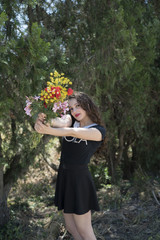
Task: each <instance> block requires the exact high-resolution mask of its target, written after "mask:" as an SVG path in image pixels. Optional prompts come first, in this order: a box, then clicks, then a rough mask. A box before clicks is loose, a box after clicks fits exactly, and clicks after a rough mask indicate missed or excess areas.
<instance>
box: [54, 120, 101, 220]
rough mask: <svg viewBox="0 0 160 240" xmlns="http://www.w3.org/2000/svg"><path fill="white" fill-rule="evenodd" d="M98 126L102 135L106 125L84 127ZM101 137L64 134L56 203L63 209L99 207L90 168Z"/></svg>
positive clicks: (80, 210)
mask: <svg viewBox="0 0 160 240" xmlns="http://www.w3.org/2000/svg"><path fill="white" fill-rule="evenodd" d="M90 127H94V128H97V129H98V130H99V131H100V132H101V134H102V139H104V137H105V128H103V127H102V126H100V125H98V124H92V125H89V126H86V127H85V128H90ZM101 143H102V141H90V140H83V139H77V138H73V137H64V138H63V143H62V153H61V159H60V166H59V171H58V177H57V183H56V192H55V205H56V206H57V207H58V210H63V211H64V213H75V214H79V215H80V214H85V213H87V212H88V211H89V210H95V211H99V210H100V209H99V205H98V201H97V195H96V189H95V186H94V182H93V180H92V176H91V174H90V172H89V169H88V163H89V162H90V158H91V157H92V155H93V154H94V153H95V152H96V150H97V148H98V147H99V146H100V144H101Z"/></svg>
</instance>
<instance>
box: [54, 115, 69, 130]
mask: <svg viewBox="0 0 160 240" xmlns="http://www.w3.org/2000/svg"><path fill="white" fill-rule="evenodd" d="M50 125H51V127H55V128H63V127H70V126H71V125H72V118H71V115H69V114H67V115H65V116H63V117H62V118H60V117H56V118H53V119H51V124H50Z"/></svg>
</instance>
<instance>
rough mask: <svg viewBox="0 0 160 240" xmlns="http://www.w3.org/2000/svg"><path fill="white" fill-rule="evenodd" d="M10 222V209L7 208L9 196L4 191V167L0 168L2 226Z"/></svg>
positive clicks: (0, 216) (0, 224) (0, 218)
mask: <svg viewBox="0 0 160 240" xmlns="http://www.w3.org/2000/svg"><path fill="white" fill-rule="evenodd" d="M8 220H9V209H8V206H7V196H6V194H5V191H4V183H3V166H1V167H0V226H3V225H5V224H6V223H7V222H8Z"/></svg>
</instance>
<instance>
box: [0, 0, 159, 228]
mask: <svg viewBox="0 0 160 240" xmlns="http://www.w3.org/2000/svg"><path fill="white" fill-rule="evenodd" d="M0 30H1V31H0V42H1V44H0V56H1V57H0V86H1V95H0V215H1V214H2V212H3V211H4V212H5V213H4V216H5V217H4V219H1V220H0V224H4V223H5V222H6V221H7V220H6V219H7V218H8V212H7V211H8V210H7V204H6V201H7V196H8V193H9V190H10V188H11V186H12V184H13V183H14V182H15V181H16V180H17V178H18V177H20V176H21V175H23V174H24V173H25V171H27V168H28V166H29V165H30V164H31V162H32V161H33V160H34V158H35V157H36V156H37V155H38V154H39V153H40V152H41V151H43V149H44V146H45V143H46V142H47V141H48V137H46V136H45V137H40V136H39V135H38V134H36V133H35V132H34V129H33V126H34V121H33V120H32V119H29V118H27V117H26V116H25V114H24V107H25V96H26V95H28V96H29V95H35V94H37V92H39V90H40V88H41V86H42V85H43V83H45V81H46V79H47V77H48V75H49V72H50V71H52V70H53V69H54V68H55V69H57V71H62V72H65V73H66V74H67V76H69V78H71V79H72V81H73V79H74V81H73V82H74V89H76V90H80V91H85V92H87V93H88V94H89V95H91V96H92V97H93V99H94V100H95V102H97V104H98V105H99V107H100V109H101V110H102V113H103V118H104V122H105V124H106V127H107V137H108V143H107V145H106V148H105V152H104V159H105V160H106V167H107V166H108V167H109V174H110V175H112V180H116V177H118V176H119V174H120V175H121V177H124V178H130V177H131V176H132V174H133V172H134V170H135V169H136V168H137V167H138V166H139V165H140V166H141V167H143V168H145V169H146V170H148V171H150V172H151V173H158V171H159V167H160V165H159V158H160V148H159V145H160V130H159V123H160V107H159V106H160V98H159V95H160V94H159V93H160V81H159V78H160V64H159V62H160V61H159V60H160V48H159V42H160V36H159V31H160V15H159V1H130V0H116V1H109V0H101V1H99V0H83V1H79V0H76V1H71V0H65V1H52V0H50V1H45V0H44V1H42V0H37V1H35V0H25V1H16V0H13V1H4V0H2V1H1V4H0ZM103 164H104V162H103ZM104 169H106V168H105V167H104ZM4 206H5V208H4ZM4 209H6V210H4Z"/></svg>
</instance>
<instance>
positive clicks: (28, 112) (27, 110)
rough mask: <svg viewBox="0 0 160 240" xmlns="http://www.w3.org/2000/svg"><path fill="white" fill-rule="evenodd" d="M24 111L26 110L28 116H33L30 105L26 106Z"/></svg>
mask: <svg viewBox="0 0 160 240" xmlns="http://www.w3.org/2000/svg"><path fill="white" fill-rule="evenodd" d="M24 110H25V112H26V114H27V115H28V116H30V117H31V116H32V115H31V111H32V109H31V108H30V105H29V106H26V107H25V108H24Z"/></svg>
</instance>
